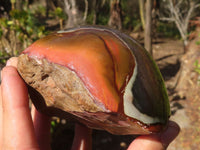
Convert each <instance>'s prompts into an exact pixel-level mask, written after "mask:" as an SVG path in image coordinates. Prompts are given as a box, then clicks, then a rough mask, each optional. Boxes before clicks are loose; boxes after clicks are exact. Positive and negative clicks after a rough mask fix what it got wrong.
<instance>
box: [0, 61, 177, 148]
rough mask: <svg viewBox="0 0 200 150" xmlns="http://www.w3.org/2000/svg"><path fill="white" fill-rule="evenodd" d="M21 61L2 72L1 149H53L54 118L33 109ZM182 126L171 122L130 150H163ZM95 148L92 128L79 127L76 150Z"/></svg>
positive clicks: (0, 104) (0, 91)
mask: <svg viewBox="0 0 200 150" xmlns="http://www.w3.org/2000/svg"><path fill="white" fill-rule="evenodd" d="M16 64H17V58H12V59H10V60H9V61H8V62H7V66H6V67H5V68H4V69H3V70H2V73H1V75H2V83H1V90H0V150H7V149H10V150H12V149H17V150H18V149H19V150H50V149H51V148H50V121H51V118H50V117H48V116H45V115H43V114H41V113H39V112H38V111H37V110H36V109H35V107H34V106H33V107H32V111H31V112H30V110H29V103H28V92H27V88H26V85H25V83H24V81H23V80H22V79H21V77H20V76H19V74H18V72H17V69H16ZM179 130H180V129H179V127H178V125H177V124H176V123H174V122H169V124H168V127H167V129H166V130H165V131H163V132H162V133H160V134H157V135H144V136H139V137H138V138H136V139H135V140H134V141H133V142H132V143H131V144H130V146H129V148H128V150H139V149H142V150H152V149H155V150H163V149H166V147H167V146H168V144H169V143H170V142H171V141H172V140H173V139H174V138H175V137H176V136H177V135H178V133H179ZM79 149H81V150H89V149H91V129H88V128H86V127H84V126H82V125H78V124H77V125H76V128H75V137H74V142H73V145H72V150H79Z"/></svg>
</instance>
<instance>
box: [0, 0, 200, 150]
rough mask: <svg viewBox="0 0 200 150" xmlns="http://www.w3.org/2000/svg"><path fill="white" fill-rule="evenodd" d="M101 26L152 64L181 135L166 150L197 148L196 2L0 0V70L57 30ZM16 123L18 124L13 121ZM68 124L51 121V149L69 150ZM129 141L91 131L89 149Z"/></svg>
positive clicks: (199, 54) (199, 60)
mask: <svg viewBox="0 0 200 150" xmlns="http://www.w3.org/2000/svg"><path fill="white" fill-rule="evenodd" d="M80 25H101V26H109V27H111V28H115V29H118V30H121V31H123V32H125V33H127V34H129V35H130V36H132V37H133V38H134V39H136V40H137V41H138V42H139V43H140V44H142V45H143V46H144V47H145V48H146V49H147V51H148V52H149V53H150V54H151V55H152V57H153V58H154V60H155V61H156V63H157V65H158V67H159V68H160V71H161V73H162V75H163V78H164V80H165V83H166V87H167V90H168V94H169V99H170V105H171V111H172V116H171V120H175V121H176V122H177V123H178V124H179V125H180V127H181V133H180V134H179V136H178V137H177V138H176V140H175V141H173V143H172V144H171V145H170V146H169V150H182V149H184V150H191V149H192V150H193V149H195V150H196V149H198V148H199V145H200V99H199V98H200V0H0V67H1V68H2V67H3V66H4V65H5V62H6V60H7V59H9V58H10V57H12V56H18V55H19V54H20V53H21V51H23V50H24V49H25V48H26V47H28V46H29V45H30V44H31V43H33V42H34V41H35V40H37V39H39V38H41V37H43V36H45V35H47V34H49V33H51V32H55V31H58V30H64V29H68V28H71V27H78V26H80ZM19 121H20V120H19ZM73 128H74V124H73V123H69V122H67V121H66V120H62V119H59V118H54V119H53V121H52V128H51V133H52V143H51V144H52V149H53V150H56V149H59V150H64V149H65V150H66V149H70V147H71V143H72V139H73V134H74V130H73ZM133 139H134V136H131V135H130V136H116V135H111V134H109V133H107V132H105V131H96V130H94V132H93V149H94V150H105V149H109V150H124V149H127V147H128V145H129V143H130V142H131V141H132V140H133Z"/></svg>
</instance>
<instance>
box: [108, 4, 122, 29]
mask: <svg viewBox="0 0 200 150" xmlns="http://www.w3.org/2000/svg"><path fill="white" fill-rule="evenodd" d="M108 25H109V26H110V27H113V28H116V29H119V30H120V29H121V28H122V20H121V6H120V0H111V5H110V18H109V21H108Z"/></svg>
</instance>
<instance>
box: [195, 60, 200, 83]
mask: <svg viewBox="0 0 200 150" xmlns="http://www.w3.org/2000/svg"><path fill="white" fill-rule="evenodd" d="M194 66H195V68H194V70H195V71H196V72H197V73H198V75H199V76H198V82H197V83H198V84H199V85H200V63H199V61H198V60H196V61H195V62H194Z"/></svg>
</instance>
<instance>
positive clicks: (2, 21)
mask: <svg viewBox="0 0 200 150" xmlns="http://www.w3.org/2000/svg"><path fill="white" fill-rule="evenodd" d="M23 6H24V7H23V9H22V10H17V9H12V10H11V11H10V12H9V14H7V15H4V16H2V17H1V18H0V46H1V47H0V48H1V49H0V56H1V62H2V61H3V62H4V61H5V60H4V59H3V58H4V57H6V58H7V56H10V57H11V56H13V55H18V54H19V53H20V52H21V51H22V50H23V49H25V48H26V47H27V46H28V45H30V44H31V43H33V42H34V41H35V40H37V39H39V38H41V37H42V36H44V35H46V34H47V33H48V32H46V30H45V26H44V25H43V24H42V22H41V21H40V20H38V18H37V16H36V13H35V11H33V10H32V9H28V8H27V7H28V5H23ZM8 48H10V49H11V50H9V51H8V50H7V49H8ZM2 59H3V60H2Z"/></svg>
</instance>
